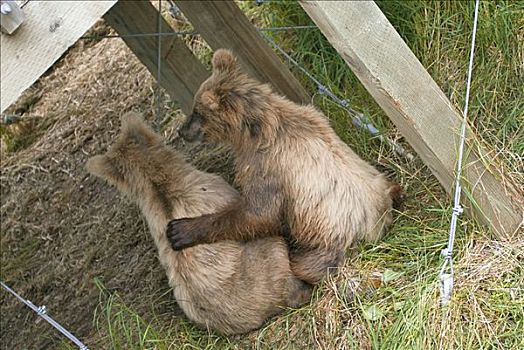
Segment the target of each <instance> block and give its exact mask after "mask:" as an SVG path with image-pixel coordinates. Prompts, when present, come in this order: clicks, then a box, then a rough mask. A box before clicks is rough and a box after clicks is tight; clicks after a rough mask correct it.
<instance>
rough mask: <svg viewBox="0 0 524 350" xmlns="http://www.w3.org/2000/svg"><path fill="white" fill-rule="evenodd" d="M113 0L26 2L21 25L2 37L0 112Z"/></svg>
mask: <svg viewBox="0 0 524 350" xmlns="http://www.w3.org/2000/svg"><path fill="white" fill-rule="evenodd" d="M115 3H116V1H81V2H79V1H30V2H29V3H27V5H26V6H25V7H24V9H23V10H24V13H25V16H26V19H25V23H23V25H22V26H21V27H20V28H18V30H17V31H16V32H14V33H13V34H12V35H5V34H2V36H1V39H0V52H1V56H0V57H1V64H0V66H1V67H0V69H1V97H0V101H1V102H0V110H1V112H3V111H4V110H5V109H6V108H7V107H9V106H10V105H11V104H12V103H13V102H15V101H16V99H17V98H18V97H19V96H20V95H21V94H22V92H23V91H24V90H25V89H27V88H28V87H30V86H31V85H32V84H33V83H34V82H35V81H36V80H37V79H38V78H39V77H40V76H41V75H42V74H44V72H45V71H46V70H47V69H48V68H49V67H51V66H52V65H53V63H55V62H56V60H58V59H59V58H60V56H62V54H63V53H64V52H65V51H66V50H67V49H68V48H69V47H70V46H71V45H73V44H74V43H75V42H76V41H77V40H78V38H80V37H81V36H82V35H83V34H84V33H85V32H86V31H87V30H88V29H89V28H90V27H91V26H92V25H93V24H94V23H95V22H96V21H97V20H98V19H99V18H100V17H102V16H103V15H104V13H106V12H107V11H108V10H109V9H110V8H111V6H113V5H114V4H115Z"/></svg>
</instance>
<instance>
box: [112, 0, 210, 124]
mask: <svg viewBox="0 0 524 350" xmlns="http://www.w3.org/2000/svg"><path fill="white" fill-rule="evenodd" d="M157 13H158V11H157V10H156V8H155V7H154V6H153V5H152V4H151V2H149V1H119V2H118V3H117V4H116V5H115V6H114V7H113V8H112V9H111V11H109V12H108V13H107V14H106V15H105V16H104V19H105V20H106V22H107V23H108V24H109V25H110V26H111V27H113V28H114V29H115V30H116V31H117V32H118V33H119V34H120V35H128V34H138V33H156V32H157ZM162 32H163V33H172V32H173V29H172V28H171V26H170V25H169V24H168V23H167V22H166V21H165V20H164V19H162ZM123 40H124V41H125V43H126V44H127V46H129V48H130V49H131V50H132V51H133V52H134V54H135V55H136V56H137V57H138V59H139V60H140V61H141V62H142V63H143V64H144V65H145V66H146V67H147V69H148V70H149V71H150V72H151V74H153V76H155V78H156V77H157V74H158V64H157V62H158V61H157V55H158V46H157V43H158V38H157V37H156V36H145V37H127V38H123ZM161 49H162V52H161V56H162V64H161V72H160V85H161V86H162V87H163V88H164V89H165V90H166V91H167V93H168V94H169V95H170V96H171V97H172V98H173V99H174V100H177V101H178V102H179V103H180V107H181V109H182V111H183V112H184V113H186V114H187V115H189V114H190V112H191V109H192V105H193V96H194V94H195V92H196V91H197V90H198V88H199V86H200V84H201V83H202V82H203V81H204V80H205V79H206V78H207V77H208V76H209V75H210V73H209V72H208V71H207V70H206V68H205V67H204V66H203V65H202V63H200V61H199V60H198V58H196V57H195V56H194V55H193V53H192V52H191V50H189V48H187V46H186V45H185V44H184V42H183V41H182V40H181V39H180V38H178V37H177V36H174V35H171V36H163V37H162V44H161Z"/></svg>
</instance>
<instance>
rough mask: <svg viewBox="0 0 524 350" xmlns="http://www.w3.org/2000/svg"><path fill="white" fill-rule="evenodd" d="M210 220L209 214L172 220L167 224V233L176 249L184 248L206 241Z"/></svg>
mask: <svg viewBox="0 0 524 350" xmlns="http://www.w3.org/2000/svg"><path fill="white" fill-rule="evenodd" d="M209 230H210V228H209V220H208V218H207V215H203V216H199V217H195V218H184V219H176V220H171V221H170V222H169V224H167V230H166V235H167V239H168V241H169V243H171V247H172V248H173V249H174V250H182V249H185V248H189V247H193V246H195V245H198V244H202V243H205V242H204V238H205V237H206V236H207V235H208V232H209Z"/></svg>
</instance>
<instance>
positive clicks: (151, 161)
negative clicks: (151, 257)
mask: <svg viewBox="0 0 524 350" xmlns="http://www.w3.org/2000/svg"><path fill="white" fill-rule="evenodd" d="M87 169H88V171H89V172H90V173H92V174H94V175H96V176H99V177H101V178H102V179H104V180H106V181H107V182H109V183H110V184H112V185H114V186H116V188H117V189H118V190H119V191H120V192H122V193H124V194H125V195H127V196H128V197H129V198H130V199H131V200H132V201H133V202H135V203H136V204H138V206H139V207H140V209H141V211H142V213H143V215H144V216H145V218H146V221H147V223H148V226H149V229H150V231H151V235H152V237H153V239H154V241H155V244H156V246H157V248H158V254H159V259H160V262H161V264H162V266H163V267H164V268H165V270H166V273H167V277H168V279H169V285H170V286H171V287H172V288H173V289H174V294H175V298H176V300H177V302H178V304H179V305H180V307H181V308H182V310H183V311H184V312H185V314H186V315H187V317H188V318H189V319H191V320H192V321H193V322H195V323H197V324H199V325H201V326H203V327H207V328H209V329H213V330H216V331H218V332H220V333H223V334H237V333H244V332H247V331H250V330H253V329H256V328H259V327H260V326H261V325H262V324H263V323H264V321H266V320H267V319H268V318H269V317H271V316H274V315H276V314H277V313H279V312H280V311H282V308H285V307H297V306H299V305H301V304H304V303H306V302H307V301H308V300H309V297H310V293H311V291H310V287H309V286H307V285H306V284H305V283H304V282H302V281H300V280H299V279H297V278H296V277H295V276H294V275H293V273H292V272H291V269H290V265H289V258H288V247H287V245H286V243H285V242H284V240H283V238H282V237H281V236H280V235H279V234H278V233H274V234H273V236H272V237H267V238H262V239H256V240H251V241H249V242H245V243H240V242H236V241H221V242H220V243H214V244H202V245H199V246H197V247H193V248H188V249H185V250H183V251H180V252H178V251H174V250H173V249H171V246H170V244H169V242H168V240H167V238H166V236H165V228H166V225H167V223H168V222H169V220H172V219H177V218H187V217H197V216H200V215H205V214H212V213H214V212H216V211H219V210H223V209H224V208H226V207H227V205H229V204H231V203H233V202H235V201H237V200H238V198H239V195H238V193H237V192H236V191H235V190H234V189H233V188H232V187H231V186H229V185H228V184H227V183H226V182H225V181H224V180H223V179H222V178H220V177H219V176H217V175H214V174H209V173H205V172H202V171H199V170H197V169H195V168H194V167H193V166H191V165H190V164H188V163H186V162H185V161H184V160H183V158H182V157H181V156H179V155H178V154H176V153H175V152H174V151H172V150H170V149H169V148H168V147H167V146H165V145H164V144H163V141H162V138H161V137H160V136H158V135H157V134H155V133H154V132H153V131H152V130H151V129H150V128H149V127H148V126H147V125H146V124H145V122H144V121H143V120H142V119H141V118H140V117H139V116H138V115H136V114H134V113H128V114H126V115H124V117H123V118H122V128H121V132H120V135H119V137H118V140H117V141H116V143H115V144H114V145H113V146H112V147H111V148H110V149H109V151H108V152H107V153H106V154H104V155H98V156H95V157H93V158H91V159H90V160H89V161H88V163H87Z"/></svg>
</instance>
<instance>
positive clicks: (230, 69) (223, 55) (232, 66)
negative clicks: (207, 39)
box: [212, 49, 238, 73]
mask: <svg viewBox="0 0 524 350" xmlns="http://www.w3.org/2000/svg"><path fill="white" fill-rule="evenodd" d="M212 65H213V72H220V73H222V72H223V73H234V72H236V71H237V70H238V63H237V59H236V58H235V56H234V55H233V53H232V52H231V51H229V50H226V49H218V50H217V51H215V54H214V55H213V60H212Z"/></svg>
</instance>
